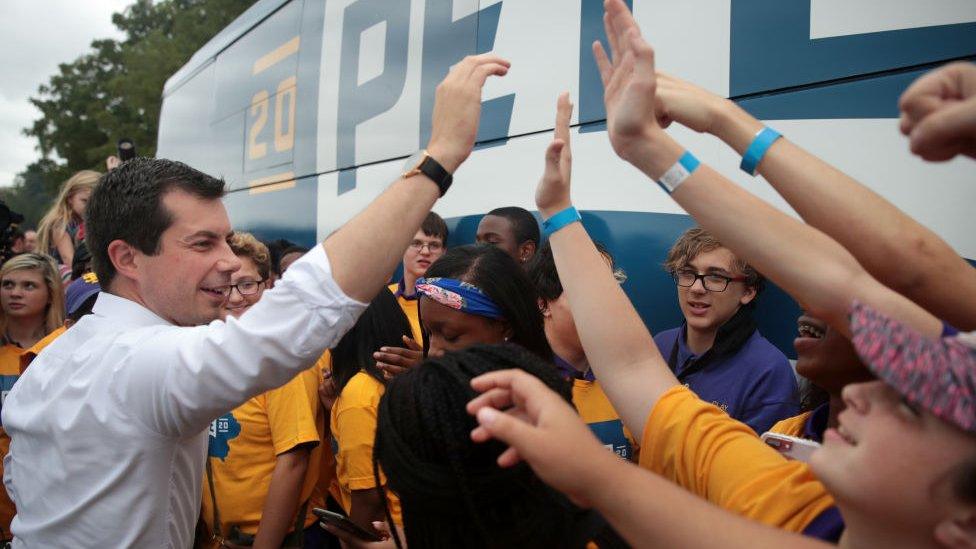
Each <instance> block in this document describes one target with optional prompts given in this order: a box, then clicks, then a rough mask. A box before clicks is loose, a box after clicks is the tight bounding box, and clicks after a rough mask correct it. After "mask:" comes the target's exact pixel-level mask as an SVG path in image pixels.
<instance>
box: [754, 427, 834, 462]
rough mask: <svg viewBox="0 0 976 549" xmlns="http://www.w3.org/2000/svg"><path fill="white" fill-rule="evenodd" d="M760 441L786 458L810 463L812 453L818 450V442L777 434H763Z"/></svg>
mask: <svg viewBox="0 0 976 549" xmlns="http://www.w3.org/2000/svg"><path fill="white" fill-rule="evenodd" d="M762 440H763V442H765V443H766V444H768V445H769V446H772V447H773V448H775V449H776V451H777V452H779V453H781V454H783V455H784V456H786V457H787V458H789V459H795V460H797V461H804V462H806V461H810V456H811V455H813V451H814V450H816V449H817V448H820V443H818V442H814V441H812V440H807V439H805V438H798V437H791V436H789V435H781V434H779V433H770V432H766V433H763V435H762Z"/></svg>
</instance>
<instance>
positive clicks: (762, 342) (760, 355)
mask: <svg viewBox="0 0 976 549" xmlns="http://www.w3.org/2000/svg"><path fill="white" fill-rule="evenodd" d="M742 349H743V351H746V352H747V353H748V354H749V357H750V358H751V359H753V360H756V361H761V362H763V363H764V364H770V365H772V366H780V365H784V364H785V365H787V366H788V365H789V363H790V361H789V359H788V358H786V355H785V354H784V353H783V351H781V350H780V349H779V347H777V346H775V345H773V344H772V343H771V342H770V341H769V340H768V339H766V338H765V337H763V335H762V334H761V333H759V330H756V331H755V333H753V334H752V336H751V337H750V338H749V339H748V340H747V341H746V344H745V345H743V347H742Z"/></svg>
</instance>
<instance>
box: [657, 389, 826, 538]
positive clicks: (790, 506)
mask: <svg viewBox="0 0 976 549" xmlns="http://www.w3.org/2000/svg"><path fill="white" fill-rule="evenodd" d="M641 442H642V444H641V455H640V465H641V467H643V468H645V469H648V470H650V471H652V472H654V473H656V474H659V475H661V476H663V477H665V478H667V479H669V480H671V481H672V482H675V483H677V484H678V485H680V486H682V487H683V488H685V489H687V490H689V491H691V492H693V493H694V494H697V495H698V496H700V497H703V498H705V499H707V500H708V501H711V502H712V503H715V504H717V505H719V506H720V507H722V508H724V509H727V510H729V511H732V512H734V513H737V514H739V515H742V516H744V517H747V518H749V519H752V520H757V521H759V522H763V523H765V524H768V525H770V526H774V527H776V528H779V529H783V530H787V531H790V532H802V531H803V529H804V528H805V527H806V526H807V525H808V524H809V523H810V522H811V521H813V520H814V519H815V518H816V517H817V516H818V515H820V513H822V512H823V511H824V510H826V509H828V508H829V507H831V506H832V505H833V504H834V501H833V498H832V497H831V496H830V494H829V493H828V492H827V490H826V488H825V487H824V486H823V484H821V483H820V481H818V480H817V479H816V478H815V477H814V476H813V473H812V472H811V470H810V467H809V465H807V464H806V463H802V462H799V461H789V460H787V459H786V458H784V457H783V456H781V455H780V454H778V453H777V452H776V451H775V450H773V449H772V448H770V447H768V446H766V444H765V443H763V442H762V441H761V440H760V439H759V437H757V436H756V434H755V433H753V432H752V430H751V429H750V428H749V427H747V426H746V425H744V424H742V423H740V422H738V421H736V420H734V419H732V418H730V417H729V416H728V415H727V414H725V413H724V412H723V411H722V410H720V409H719V408H717V407H715V406H713V405H711V404H708V403H706V402H703V401H702V400H700V399H698V398H697V397H696V396H695V394H694V393H692V392H691V391H690V390H689V389H688V388H686V387H682V386H677V387H674V388H672V389H670V390H669V391H668V392H666V393H665V394H664V395H663V396H662V397H661V399H660V400H659V401H658V403H657V405H656V406H655V407H654V409H653V410H652V411H651V415H650V416H649V417H648V420H647V425H646V427H645V430H644V434H643V437H642V441H641Z"/></svg>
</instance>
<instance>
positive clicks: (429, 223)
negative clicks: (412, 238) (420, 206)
mask: <svg viewBox="0 0 976 549" xmlns="http://www.w3.org/2000/svg"><path fill="white" fill-rule="evenodd" d="M420 230H421V231H423V232H424V234H425V235H427V236H430V237H434V238H440V239H441V243H442V244H447V235H448V234H450V233H449V231H448V230H447V223H444V220H443V219H442V218H441V216H439V215H437V214H436V213H434V212H430V213H429V214H427V217H425V218H424V222H423V223H421V224H420Z"/></svg>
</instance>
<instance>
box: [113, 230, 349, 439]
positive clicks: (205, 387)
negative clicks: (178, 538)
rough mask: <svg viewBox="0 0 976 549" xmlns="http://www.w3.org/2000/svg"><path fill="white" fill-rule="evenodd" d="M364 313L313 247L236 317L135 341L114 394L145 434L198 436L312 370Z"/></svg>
mask: <svg viewBox="0 0 976 549" xmlns="http://www.w3.org/2000/svg"><path fill="white" fill-rule="evenodd" d="M365 308H366V304H364V303H360V302H358V301H356V300H354V299H352V298H350V297H348V296H347V295H345V293H343V291H342V289H341V288H339V285H338V284H337V283H336V282H335V280H334V279H333V278H332V269H331V267H330V265H329V260H328V257H327V256H326V254H325V249H324V248H323V247H322V246H321V245H319V246H315V247H314V248H313V249H312V250H311V251H310V252H309V253H307V254H305V256H304V257H302V258H301V259H299V260H298V261H296V262H295V263H294V264H292V266H291V267H289V268H288V271H287V272H286V273H285V276H284V278H282V279H281V280H280V281H279V282H278V283H277V284H275V287H274V288H273V289H271V290H269V291H267V292H265V293H264V295H263V296H262V298H261V300H260V301H258V302H257V303H256V304H255V305H254V306H253V307H251V309H250V310H248V311H247V312H246V313H244V315H243V316H241V318H239V319H236V318H229V319H228V320H227V322H221V321H214V322H212V323H210V324H209V325H205V326H197V327H194V328H180V327H167V328H165V329H163V330H161V331H155V332H153V333H152V336H151V337H146V338H145V339H144V340H143V341H138V342H133V344H132V345H131V347H132V348H131V351H129V353H128V355H127V356H126V357H125V359H124V360H121V361H120V362H118V363H117V364H118V366H116V368H115V371H114V372H113V373H112V376H111V381H110V383H112V389H113V391H112V392H113V394H114V396H115V397H116V398H117V399H118V400H119V402H120V406H121V407H122V408H123V409H125V410H128V411H130V412H131V413H132V414H133V415H134V416H135V417H136V418H137V419H139V420H140V421H142V422H143V423H144V424H145V425H146V426H147V427H148V428H150V429H152V430H154V431H156V432H158V433H160V434H162V435H165V436H187V435H192V434H196V433H199V432H200V431H202V430H203V429H205V428H206V426H207V424H208V423H209V422H210V421H211V420H212V419H213V418H215V417H217V416H219V415H220V414H222V413H224V412H226V411H227V410H232V409H234V408H236V407H237V406H238V405H240V404H241V403H243V402H244V401H246V400H247V399H248V398H251V397H252V396H254V395H257V394H260V393H263V392H266V391H268V390H271V389H274V388H276V387H280V386H281V385H283V384H284V383H286V382H287V381H288V380H290V379H291V378H293V377H295V376H296V375H297V374H299V373H300V372H301V371H302V370H305V369H307V368H309V367H310V366H312V365H313V364H314V363H315V361H316V359H317V358H319V356H320V355H321V354H322V352H323V351H324V350H325V349H326V348H329V347H332V346H334V345H335V344H336V343H337V342H338V341H339V339H340V338H341V337H342V335H343V334H345V333H346V332H347V331H348V330H349V329H350V328H351V327H352V326H353V324H355V322H356V319H357V318H358V317H359V315H360V314H361V313H362V311H363V310H364V309H365Z"/></svg>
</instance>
